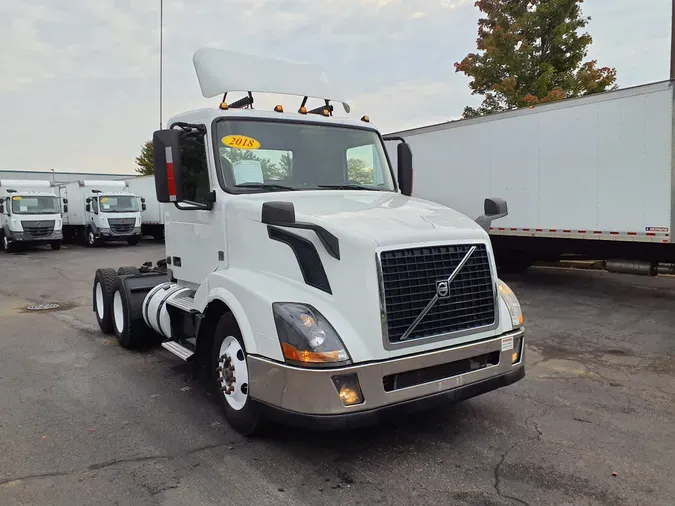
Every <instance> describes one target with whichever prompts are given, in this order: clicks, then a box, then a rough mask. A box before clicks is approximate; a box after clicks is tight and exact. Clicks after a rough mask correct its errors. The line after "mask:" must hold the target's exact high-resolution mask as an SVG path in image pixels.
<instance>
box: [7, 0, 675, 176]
mask: <svg viewBox="0 0 675 506" xmlns="http://www.w3.org/2000/svg"><path fill="white" fill-rule="evenodd" d="M473 3H474V0H415V1H414V2H411V1H409V0H408V1H406V0H228V1H227V2H223V1H221V0H200V1H199V2H187V1H186V0H164V6H165V9H164V27H165V29H164V39H165V46H164V57H165V59H164V63H165V65H164V70H165V74H164V78H165V80H164V90H165V94H164V119H165V120H166V119H167V118H168V117H169V116H170V115H172V114H174V113H176V112H178V111H181V110H185V109H188V108H193V107H202V106H213V105H214V102H213V101H207V100H204V99H203V98H202V97H201V94H200V92H199V87H198V84H197V81H196V78H195V76H194V71H193V67H192V54H193V52H194V51H195V50H196V49H197V48H199V47H202V46H206V45H212V46H217V47H224V48H228V49H233V50H238V51H242V52H247V53H253V54H261V55H266V56H271V57H280V58H286V59H291V60H297V61H310V62H316V63H321V64H323V65H324V66H326V67H327V68H328V69H329V70H330V73H331V75H332V76H333V78H339V79H340V80H341V81H342V87H343V88H344V91H345V94H346V95H347V96H348V97H350V98H351V99H352V106H353V107H352V108H353V111H354V112H353V114H354V115H359V116H360V115H362V114H368V115H369V116H370V117H371V118H372V120H373V122H374V123H375V124H377V125H378V126H380V127H381V128H382V130H384V131H385V132H386V131H391V130H398V129H401V128H407V127H413V126H418V125H421V124H425V123H430V122H437V121H447V120H449V119H453V118H456V117H458V116H459V115H461V112H462V110H463V108H464V106H465V105H475V104H476V103H477V102H478V98H477V97H471V95H470V92H469V89H468V87H467V82H468V80H467V78H466V77H465V76H463V75H461V74H456V73H455V72H454V69H453V65H452V64H453V63H454V62H455V61H458V60H460V59H461V58H462V57H463V56H464V55H465V54H467V53H468V52H470V51H473V50H475V39H476V20H477V18H478V15H479V13H478V11H477V10H476V9H475V8H474V7H473ZM582 7H583V9H584V11H585V13H587V14H591V15H592V16H593V21H592V22H591V25H590V26H589V30H590V31H591V34H592V35H593V37H594V46H593V49H592V51H591V54H590V56H592V57H597V58H598V59H599V60H600V63H601V65H611V66H616V67H617V68H618V70H619V79H620V84H621V85H622V86H626V85H631V84H639V83H641V82H645V81H652V80H657V79H664V78H666V77H667V75H668V56H669V55H668V47H669V44H668V43H667V40H668V38H669V34H670V29H669V20H670V13H669V6H668V5H666V2H663V1H660V0H643V1H642V2H640V5H636V4H635V2H632V1H630V0H616V1H615V2H604V1H602V0H587V1H586V2H584V4H583V6H582ZM158 41H159V2H158V1H154V2H141V1H137V0H133V1H132V0H97V1H96V2H91V1H90V0H59V1H58V2H55V1H47V0H22V1H21V2H9V1H7V2H2V3H0V44H2V47H3V48H4V49H3V51H2V52H0V110H2V111H3V119H4V121H3V122H2V124H1V125H2V126H0V168H19V169H39V168H55V169H69V170H109V171H132V170H133V160H134V157H135V156H136V155H137V153H138V150H139V148H140V145H141V144H142V142H143V141H144V140H146V139H148V138H149V137H150V135H151V134H152V131H153V130H154V129H156V128H157V126H158V122H159V118H158V90H157V83H158ZM275 100H276V99H275ZM268 102H269V103H274V101H273V100H271V99H270V100H269V101H267V102H265V101H263V102H262V104H266V103H268ZM292 103H293V104H295V102H292Z"/></svg>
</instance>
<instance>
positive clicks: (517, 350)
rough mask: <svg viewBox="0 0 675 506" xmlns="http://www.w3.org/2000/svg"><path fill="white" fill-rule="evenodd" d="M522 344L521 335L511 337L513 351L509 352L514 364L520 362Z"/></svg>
mask: <svg viewBox="0 0 675 506" xmlns="http://www.w3.org/2000/svg"><path fill="white" fill-rule="evenodd" d="M522 344H523V338H522V336H521V337H514V338H513V352H512V353H511V364H512V365H513V364H516V363H518V362H520V355H521V352H522V349H521V348H522Z"/></svg>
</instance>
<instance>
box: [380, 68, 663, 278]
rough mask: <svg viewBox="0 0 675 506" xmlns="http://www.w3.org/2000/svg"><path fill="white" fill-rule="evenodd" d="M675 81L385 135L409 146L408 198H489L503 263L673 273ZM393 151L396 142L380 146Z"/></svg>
mask: <svg viewBox="0 0 675 506" xmlns="http://www.w3.org/2000/svg"><path fill="white" fill-rule="evenodd" d="M674 86H675V82H669V81H665V82H658V83H652V84H647V85H644V86H637V87H633V88H626V89H622V90H618V91H611V92H606V93H600V94H595V95H589V96H586V97H582V98H575V99H569V100H565V101H562V102H556V103H551V104H545V105H539V106H536V107H534V108H525V109H520V110H515V111H511V112H505V113H501V114H494V115H491V116H486V117H481V118H476V119H467V120H460V121H453V122H449V123H444V124H439V125H431V126H427V127H422V128H416V129H412V130H407V131H402V132H396V133H393V134H391V135H393V136H396V137H401V138H403V139H405V141H406V142H407V143H409V144H410V146H411V147H412V149H413V150H414V152H415V178H414V195H416V196H418V197H420V198H424V199H428V200H431V201H434V202H437V203H440V204H443V205H447V206H451V207H453V208H455V209H457V210H458V211H460V212H462V213H464V214H466V215H468V216H476V215H477V214H478V213H479V212H480V206H479V204H478V200H479V199H480V196H483V195H490V194H497V195H500V196H503V197H504V198H505V199H507V200H508V203H509V215H508V216H507V217H505V218H504V219H502V220H500V222H499V223H498V224H497V223H495V224H494V225H493V226H492V228H491V229H490V235H491V238H492V244H493V247H494V249H495V255H496V257H497V261H498V263H499V266H500V269H505V270H506V269H508V270H522V269H525V268H527V267H528V266H530V265H531V264H532V263H533V262H534V261H537V260H543V261H555V260H557V259H559V258H561V256H563V255H570V256H572V257H573V258H585V259H593V260H604V261H605V267H606V268H607V269H608V270H611V271H618V272H630V273H636V274H650V275H654V274H656V273H657V272H668V271H672V269H673V265H672V263H673V262H675V247H674V246H673V226H674V221H675V218H674V215H675V201H674V197H675V192H674V190H673V181H675V178H674V177H673V176H674V173H673V171H674V168H675V164H674V162H673V135H674V132H673V121H675V117H674V114H673V104H674V100H675V96H674V89H675V88H674ZM388 147H389V150H390V153H393V152H394V149H395V146H393V145H391V146H388Z"/></svg>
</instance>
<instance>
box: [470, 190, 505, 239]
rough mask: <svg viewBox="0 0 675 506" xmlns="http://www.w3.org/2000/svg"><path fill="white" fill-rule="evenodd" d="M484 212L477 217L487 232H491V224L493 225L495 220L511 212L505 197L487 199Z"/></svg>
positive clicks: (477, 220)
mask: <svg viewBox="0 0 675 506" xmlns="http://www.w3.org/2000/svg"><path fill="white" fill-rule="evenodd" d="M483 212H484V213H485V214H483V215H482V216H479V217H478V218H476V223H478V224H479V225H480V226H481V227H483V229H484V230H485V231H486V232H489V231H490V225H492V222H493V221H494V220H498V219H499V218H503V217H504V216H506V215H508V214H509V207H508V205H507V204H506V200H504V199H497V198H491V199H485V202H484V204H483Z"/></svg>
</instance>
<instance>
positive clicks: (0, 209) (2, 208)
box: [0, 203, 5, 214]
mask: <svg viewBox="0 0 675 506" xmlns="http://www.w3.org/2000/svg"><path fill="white" fill-rule="evenodd" d="M4 212H5V204H2V203H0V214H3V213H4Z"/></svg>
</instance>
